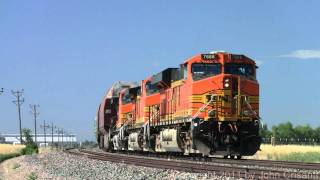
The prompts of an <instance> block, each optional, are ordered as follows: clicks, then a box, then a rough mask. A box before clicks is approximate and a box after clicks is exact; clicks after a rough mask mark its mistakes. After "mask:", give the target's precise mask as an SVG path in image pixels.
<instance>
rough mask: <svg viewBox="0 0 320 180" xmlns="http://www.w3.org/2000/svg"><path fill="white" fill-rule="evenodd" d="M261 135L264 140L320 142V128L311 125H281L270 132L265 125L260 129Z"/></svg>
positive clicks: (287, 123)
mask: <svg viewBox="0 0 320 180" xmlns="http://www.w3.org/2000/svg"><path fill="white" fill-rule="evenodd" d="M260 134H261V136H262V138H263V139H270V138H271V137H274V138H276V139H277V140H282V141H293V140H294V141H316V142H319V141H320V126H319V127H315V128H312V127H310V126H309V125H297V126H293V125H292V123H291V122H286V123H281V124H279V125H275V126H272V129H271V130H268V126H267V125H264V126H263V127H262V128H261V129H260Z"/></svg>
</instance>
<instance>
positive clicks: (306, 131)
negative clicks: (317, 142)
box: [294, 125, 315, 139]
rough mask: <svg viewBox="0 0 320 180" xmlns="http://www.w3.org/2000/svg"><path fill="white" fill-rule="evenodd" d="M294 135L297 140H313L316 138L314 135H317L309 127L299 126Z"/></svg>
mask: <svg viewBox="0 0 320 180" xmlns="http://www.w3.org/2000/svg"><path fill="white" fill-rule="evenodd" d="M294 133H295V136H294V137H295V138H297V139H311V138H313V137H314V136H313V134H314V133H315V130H313V129H312V128H311V127H310V126H309V125H304V126H301V125H299V126H296V127H295V128H294Z"/></svg>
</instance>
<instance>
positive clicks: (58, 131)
mask: <svg viewBox="0 0 320 180" xmlns="http://www.w3.org/2000/svg"><path fill="white" fill-rule="evenodd" d="M56 132H57V134H58V147H59V143H60V139H59V138H60V136H59V133H60V129H59V128H58V129H57V131H56Z"/></svg>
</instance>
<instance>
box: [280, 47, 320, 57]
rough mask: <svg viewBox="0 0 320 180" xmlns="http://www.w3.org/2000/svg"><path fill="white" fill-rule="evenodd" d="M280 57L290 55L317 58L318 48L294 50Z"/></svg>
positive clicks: (318, 54) (319, 51) (319, 53)
mask: <svg viewBox="0 0 320 180" xmlns="http://www.w3.org/2000/svg"><path fill="white" fill-rule="evenodd" d="M280 57H291V58H297V59H317V58H320V50H303V49H301V50H296V51H293V52H291V53H289V54H286V55H282V56H280Z"/></svg>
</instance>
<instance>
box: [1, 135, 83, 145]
mask: <svg viewBox="0 0 320 180" xmlns="http://www.w3.org/2000/svg"><path fill="white" fill-rule="evenodd" d="M0 135H1V136H2V137H4V139H5V140H4V143H10V144H20V135H19V134H0ZM22 138H23V139H24V137H22ZM32 139H33V141H35V138H34V135H32ZM75 142H77V137H76V135H75V134H63V135H62V134H53V135H52V134H46V136H44V134H37V143H38V144H40V145H41V144H44V143H46V144H52V143H54V144H55V143H60V144H61V143H63V144H71V143H75Z"/></svg>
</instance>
